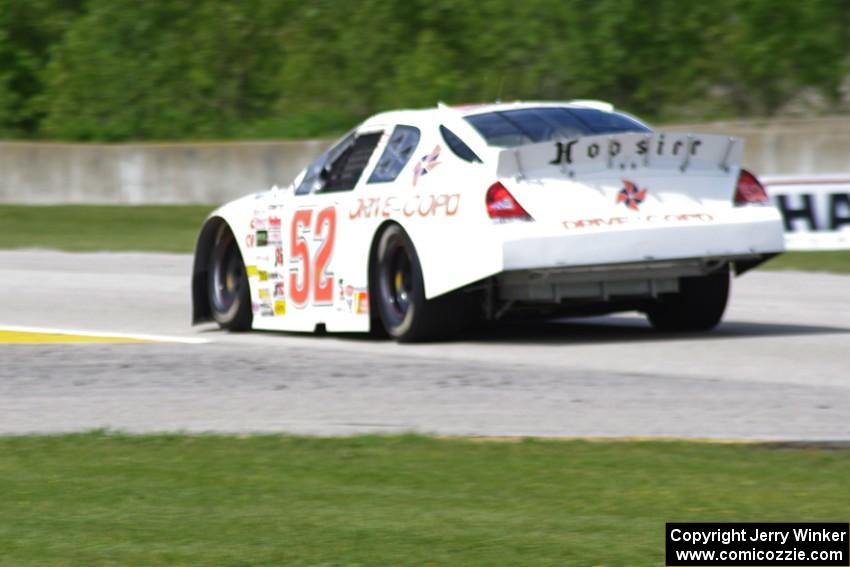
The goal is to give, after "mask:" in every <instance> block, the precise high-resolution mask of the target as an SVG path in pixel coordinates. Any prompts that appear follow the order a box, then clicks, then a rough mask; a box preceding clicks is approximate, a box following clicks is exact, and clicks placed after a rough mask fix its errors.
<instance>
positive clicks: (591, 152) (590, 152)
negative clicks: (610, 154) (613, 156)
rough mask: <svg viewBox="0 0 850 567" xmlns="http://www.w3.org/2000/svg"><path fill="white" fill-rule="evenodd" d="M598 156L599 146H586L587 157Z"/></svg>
mask: <svg viewBox="0 0 850 567" xmlns="http://www.w3.org/2000/svg"><path fill="white" fill-rule="evenodd" d="M598 155H599V144H590V145H589V146H587V157H589V158H595V157H596V156H598Z"/></svg>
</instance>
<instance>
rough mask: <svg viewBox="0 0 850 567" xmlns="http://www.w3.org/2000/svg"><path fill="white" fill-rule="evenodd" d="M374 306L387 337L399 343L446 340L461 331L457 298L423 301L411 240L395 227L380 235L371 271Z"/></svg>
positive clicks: (419, 271)
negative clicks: (373, 282) (373, 283)
mask: <svg viewBox="0 0 850 567" xmlns="http://www.w3.org/2000/svg"><path fill="white" fill-rule="evenodd" d="M372 275H373V277H374V278H375V279H374V281H375V285H374V287H373V289H374V295H373V297H374V301H373V306H374V307H376V308H377V311H378V315H379V317H380V320H381V324H382V325H383V328H384V329H385V330H386V333H387V334H388V335H389V336H390V337H391V338H393V339H395V340H397V341H399V342H419V341H431V340H437V339H445V338H448V337H450V336H452V335H453V334H455V333H457V332H458V331H459V330H460V323H461V317H460V313H462V311H463V310H462V309H460V308H459V307H462V306H460V305H459V304H458V303H459V298H458V296H457V295H456V294H447V295H445V296H441V297H438V298H436V299H433V300H431V301H428V300H426V299H425V285H424V283H423V281H424V280H423V278H422V267H421V265H420V264H419V258H418V257H417V256H416V250H414V248H413V243H412V242H411V241H410V238H409V237H408V236H407V234H406V233H405V232H404V230H402V228H401V227H400V226H398V225H390V226H388V227H387V228H386V230H384V232H383V233H382V234H381V236H380V239H379V240H378V248H377V252H376V254H375V265H374V266H373V269H372Z"/></svg>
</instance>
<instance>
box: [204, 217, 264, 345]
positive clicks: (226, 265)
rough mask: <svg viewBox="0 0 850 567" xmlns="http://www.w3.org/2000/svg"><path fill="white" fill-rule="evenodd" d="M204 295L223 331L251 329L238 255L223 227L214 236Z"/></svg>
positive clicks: (245, 278) (244, 278)
mask: <svg viewBox="0 0 850 567" xmlns="http://www.w3.org/2000/svg"><path fill="white" fill-rule="evenodd" d="M208 274H209V275H208V277H209V280H208V282H207V293H208V294H209V303H210V311H211V312H212V316H213V319H215V321H216V322H217V323H218V324H219V326H221V327H222V328H224V329H228V330H231V331H245V330H247V329H250V328H251V320H252V318H253V315H252V313H251V294H250V290H249V287H248V275H247V273H246V272H245V263H244V262H243V261H242V254H240V253H239V247H238V246H237V245H236V240H235V239H234V238H233V233H232V232H231V231H230V229H229V228H228V227H227V226H222V227H221V229H219V231H218V233H217V234H216V242H215V244H214V245H213V251H212V254H211V256H210V265H209V272H208Z"/></svg>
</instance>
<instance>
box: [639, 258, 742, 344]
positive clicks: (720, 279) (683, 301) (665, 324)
mask: <svg viewBox="0 0 850 567" xmlns="http://www.w3.org/2000/svg"><path fill="white" fill-rule="evenodd" d="M729 279H730V277H729V272H728V271H727V270H723V271H721V272H718V273H715V274H710V275H708V276H698V277H690V278H681V279H680V280H679V292H678V293H674V294H670V295H667V296H664V297H662V298H661V299H659V300H658V301H656V302H654V303H652V304H651V305H650V306H649V307H648V308H647V310H646V316H647V318H648V319H649V322H650V323H651V324H652V326H653V327H655V329H657V330H659V331H677V332H681V331H708V330H709V329H713V328H714V327H716V326H717V324H718V323H720V319H722V318H723V312H724V311H725V310H726V302H727V300H728V299H729Z"/></svg>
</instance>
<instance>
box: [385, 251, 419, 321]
mask: <svg viewBox="0 0 850 567" xmlns="http://www.w3.org/2000/svg"><path fill="white" fill-rule="evenodd" d="M382 272H383V274H382V275H383V277H382V278H381V288H382V289H381V291H382V295H383V297H384V300H385V303H386V305H387V307H388V308H389V311H390V312H391V314H392V315H393V316H394V318H395V319H397V320H399V321H401V320H403V319H404V317H405V316H406V315H407V312H408V310H409V309H410V305H411V302H412V295H413V265H412V262H411V260H410V254H409V253H408V251H407V249H406V248H405V246H404V244H402V243H401V242H398V241H396V242H394V243H393V245H392V246H391V248H390V250H388V253H387V257H386V261H385V262H384V265H383V266H382Z"/></svg>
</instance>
